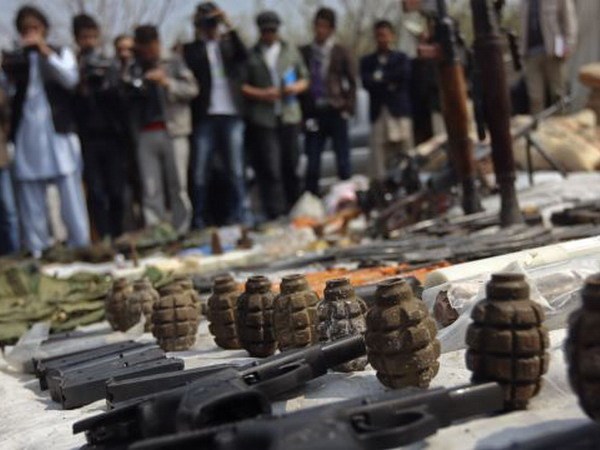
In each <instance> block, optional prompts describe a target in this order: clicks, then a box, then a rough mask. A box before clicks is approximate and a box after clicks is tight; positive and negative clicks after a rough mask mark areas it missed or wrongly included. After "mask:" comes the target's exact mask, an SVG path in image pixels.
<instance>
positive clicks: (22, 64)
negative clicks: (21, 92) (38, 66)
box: [2, 47, 33, 79]
mask: <svg viewBox="0 0 600 450" xmlns="http://www.w3.org/2000/svg"><path fill="white" fill-rule="evenodd" d="M31 51H33V48H29V47H20V48H17V49H15V50H2V69H3V70H4V72H5V73H6V75H7V76H8V77H9V78H13V79H15V78H21V77H22V76H27V68H28V65H29V59H28V55H29V52H31Z"/></svg>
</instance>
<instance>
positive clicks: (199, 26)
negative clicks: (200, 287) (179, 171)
mask: <svg viewBox="0 0 600 450" xmlns="http://www.w3.org/2000/svg"><path fill="white" fill-rule="evenodd" d="M194 25H195V27H196V35H197V36H198V39H197V40H196V41H194V42H192V43H189V44H186V45H185V46H184V50H183V51H184V58H185V61H186V63H187V65H188V67H189V68H190V69H191V70H192V72H193V73H194V75H195V76H196V79H197V80H198V84H199V85H200V94H199V95H198V96H197V97H196V98H195V99H194V101H193V103H192V112H193V115H194V126H195V129H194V140H195V146H196V148H195V152H196V154H195V166H194V167H193V170H192V183H193V187H192V201H193V206H194V215H193V219H192V227H193V228H196V229H198V228H203V227H204V226H205V224H204V206H205V204H206V194H207V192H206V187H207V186H206V184H207V172H208V168H209V165H210V161H211V158H212V157H213V156H214V154H215V153H214V152H215V151H217V150H218V149H222V150H223V152H224V153H223V155H222V157H223V162H224V163H225V167H226V169H227V171H228V178H229V180H230V182H231V198H229V199H223V201H224V202H227V204H228V205H229V213H228V217H227V222H228V223H230V224H231V223H242V222H244V221H245V208H244V198H245V191H246V190H245V182H244V155H243V146H244V122H243V120H242V118H241V109H242V94H241V81H240V80H241V75H242V70H243V67H244V64H245V62H246V58H247V50H246V47H245V46H244V44H243V43H242V41H241V39H240V37H239V36H238V34H237V32H236V31H235V30H234V29H233V27H232V25H231V23H230V21H229V19H228V18H227V16H226V15H225V13H224V12H223V11H222V10H220V9H219V8H218V7H217V6H216V5H215V4H214V3H212V2H204V3H201V4H200V5H198V8H197V10H196V16H195V18H194ZM222 25H223V26H224V27H225V28H226V29H227V31H226V32H225V33H222V32H221V26H222Z"/></svg>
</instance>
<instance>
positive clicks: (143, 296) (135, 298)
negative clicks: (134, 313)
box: [128, 278, 160, 331]
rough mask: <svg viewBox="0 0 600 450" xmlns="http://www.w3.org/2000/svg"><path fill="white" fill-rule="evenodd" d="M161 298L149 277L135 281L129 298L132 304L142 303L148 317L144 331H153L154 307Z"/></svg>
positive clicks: (144, 312) (142, 309)
mask: <svg viewBox="0 0 600 450" xmlns="http://www.w3.org/2000/svg"><path fill="white" fill-rule="evenodd" d="M159 298H160V295H159V293H158V291H157V290H156V289H154V288H153V287H152V283H151V282H150V280H148V278H142V279H141V280H137V281H136V282H135V283H133V292H132V293H131V294H130V295H129V298H128V300H129V302H130V303H131V304H137V305H140V308H141V311H142V314H144V318H145V319H146V322H145V323H144V331H152V309H153V307H154V304H155V303H156V302H157V301H158V299H159Z"/></svg>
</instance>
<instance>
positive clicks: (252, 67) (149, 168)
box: [0, 0, 577, 256]
mask: <svg viewBox="0 0 600 450" xmlns="http://www.w3.org/2000/svg"><path fill="white" fill-rule="evenodd" d="M406 1H407V2H410V0H406ZM522 8H523V10H522V12H521V19H522V30H521V36H522V37H523V38H522V39H521V53H522V54H523V55H524V56H525V58H526V60H525V63H526V71H525V73H526V75H527V80H528V88H529V96H530V104H531V110H532V111H533V112H537V111H539V110H541V109H543V104H544V95H545V94H546V91H549V92H550V94H551V95H552V96H555V97H560V96H561V95H562V94H563V90H564V85H565V81H564V67H565V60H566V58H567V57H568V56H569V54H570V52H572V50H573V48H574V46H575V36H576V35H577V23H576V15H575V11H574V7H573V2H572V0H545V1H543V2H542V1H541V0H523V1H522ZM14 24H15V28H16V32H17V33H18V35H19V45H18V46H17V48H14V49H11V50H10V51H5V52H3V56H2V72H1V74H0V254H2V253H10V252H14V251H17V250H26V251H28V252H30V253H31V254H33V255H34V256H39V255H40V254H41V253H42V252H43V251H44V250H45V249H47V248H48V247H50V246H51V245H52V243H53V238H52V232H51V226H50V222H49V212H48V204H47V198H48V196H47V189H48V187H49V186H50V185H53V186H55V187H56V190H57V191H58V194H59V197H60V214H61V217H62V221H63V222H64V224H65V226H66V229H67V233H68V243H69V245H71V246H73V247H82V246H86V245H88V244H89V242H90V240H91V236H93V237H94V238H98V239H105V238H115V237H118V236H119V235H121V234H122V233H123V231H124V227H129V228H130V227H134V228H135V227H142V226H151V225H154V224H158V223H161V222H170V223H171V224H172V225H173V227H174V228H175V229H176V230H177V231H178V232H180V233H185V232H186V231H188V230H189V229H190V228H191V229H202V228H204V227H205V226H206V225H207V223H212V222H213V219H212V218H211V217H210V214H209V212H208V209H209V204H213V205H214V204H215V203H216V204H217V205H218V206H219V207H220V208H221V209H222V210H223V211H224V218H223V220H222V222H223V223H225V224H236V223H239V224H253V223H256V222H257V221H261V220H272V219H276V218H278V217H280V216H283V215H285V214H287V213H288V212H289V211H290V209H291V208H292V206H293V205H294V204H295V203H296V201H297V200H298V198H299V197H300V196H301V195H302V193H303V192H305V191H308V192H311V193H313V194H315V195H319V194H320V185H319V181H320V175H321V156H322V153H323V151H324V150H325V148H326V146H328V145H330V146H331V148H332V149H333V151H334V153H335V157H336V167H337V174H338V177H339V179H341V180H346V179H348V178H350V177H351V175H352V167H351V158H350V140H349V122H348V121H349V119H350V118H351V117H352V115H353V114H354V113H355V108H356V97H357V95H356V94H357V87H358V86H359V85H362V87H363V88H364V89H365V90H366V91H367V92H368V94H369V99H370V102H369V105H370V120H371V123H372V126H371V144H370V152H371V159H370V169H369V176H370V177H371V179H375V180H378V179H379V180H381V179H383V177H384V176H385V174H386V171H387V169H388V168H389V165H390V161H394V160H397V158H398V157H399V156H400V157H402V155H406V154H407V152H408V150H409V149H410V148H411V147H412V145H413V135H414V134H418V130H416V132H415V127H414V123H413V120H412V119H413V117H415V114H416V112H417V111H418V110H419V109H420V108H422V107H423V104H422V102H420V101H419V100H418V99H417V100H416V101H415V94H416V93H417V94H418V93H419V92H420V91H423V89H422V86H423V85H424V84H426V82H425V80H426V78H427V77H426V76H425V74H424V72H423V67H424V65H423V63H422V60H419V59H417V60H411V58H409V57H408V56H407V55H406V54H405V53H403V52H401V51H398V50H397V49H396V44H397V41H398V40H397V37H396V32H395V28H394V25H393V24H392V23H391V22H390V21H388V20H385V19H382V20H379V21H377V22H376V23H374V24H373V40H374V44H375V51H374V52H373V53H372V54H368V55H365V56H364V57H362V58H361V59H360V61H358V62H357V61H354V58H353V56H352V52H351V51H350V49H348V48H347V47H346V46H344V45H343V43H342V42H338V41H337V40H336V37H335V34H336V26H337V17H336V12H335V11H334V10H333V9H331V8H327V7H322V8H320V9H319V10H318V11H316V13H315V15H314V20H313V33H314V36H313V39H312V41H311V42H310V43H308V44H306V45H304V46H301V47H297V46H296V45H295V43H291V42H288V41H286V40H285V39H284V38H283V37H282V36H281V35H280V33H279V29H280V27H281V25H282V21H281V18H280V17H279V16H278V15H277V13H275V12H273V11H264V12H261V13H260V14H258V16H257V17H256V25H257V27H258V30H259V38H258V42H256V43H255V44H254V45H253V46H251V47H248V46H247V45H246V43H244V42H243V41H242V39H241V38H240V36H239V34H238V32H237V31H236V29H235V26H234V24H233V23H231V21H230V19H229V18H228V16H227V14H226V13H225V12H224V11H222V10H221V9H220V8H219V7H218V6H217V5H216V4H214V3H212V2H204V3H201V4H199V5H198V7H197V9H196V13H195V16H194V28H195V32H196V33H195V36H196V38H195V40H194V41H193V42H190V43H187V44H184V45H178V46H177V47H176V48H174V49H172V51H169V52H168V53H167V52H166V51H165V50H164V48H163V45H161V36H160V34H159V31H158V28H157V27H156V26H155V25H151V24H145V25H140V26H138V27H136V28H135V30H133V33H132V34H131V35H128V34H124V35H120V36H118V37H116V38H115V39H114V57H112V58H109V57H107V56H105V55H104V54H103V52H102V50H101V42H102V35H101V32H102V30H101V26H100V24H99V23H98V22H97V21H96V20H95V19H94V18H93V17H91V16H89V15H86V14H80V15H77V16H75V17H74V18H73V20H72V31H73V36H74V40H75V43H76V47H77V48H76V51H75V52H73V51H72V50H71V49H69V48H67V47H57V46H54V45H52V44H51V43H49V42H48V41H47V35H48V31H49V29H50V26H51V24H50V23H49V21H48V19H47V17H46V15H45V14H44V13H43V12H42V11H41V10H39V9H37V8H35V7H32V6H24V7H22V8H21V9H20V10H19V11H18V13H17V15H16V17H15V21H14ZM423 39H424V40H427V39H428V38H427V36H424V37H423ZM424 48H425V47H424ZM426 53H427V52H426V51H425V50H424V51H423V55H425V54H426ZM429 113H430V111H429ZM301 137H302V139H301ZM419 140H422V139H419ZM301 145H303V146H304V148H303V149H301V148H300V147H301ZM302 152H304V154H305V155H306V160H307V164H306V170H305V173H302V174H301V173H299V159H300V155H301V153H302ZM215 164H216V165H218V166H219V167H220V168H221V171H222V173H223V174H225V176H224V178H223V180H222V181H224V182H222V183H221V184H218V188H215V184H214V183H212V182H211V170H212V168H213V166H215ZM247 167H250V168H251V169H252V172H253V173H254V177H255V183H256V186H257V192H258V197H259V199H260V209H259V210H257V209H256V208H251V207H250V201H249V199H248V192H247V183H246V179H245V176H246V168H247Z"/></svg>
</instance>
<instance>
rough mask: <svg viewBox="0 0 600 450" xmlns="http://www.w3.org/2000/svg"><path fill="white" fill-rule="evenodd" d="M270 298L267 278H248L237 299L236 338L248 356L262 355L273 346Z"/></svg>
mask: <svg viewBox="0 0 600 450" xmlns="http://www.w3.org/2000/svg"><path fill="white" fill-rule="evenodd" d="M274 300H275V294H274V293H273V292H272V291H271V282H270V281H269V279H268V278H266V277H264V276H253V277H250V278H248V281H246V290H245V292H244V293H243V294H242V295H240V297H239V298H238V301H237V313H238V338H239V340H240V343H241V344H242V348H244V349H245V350H247V351H248V353H250V356H258V357H266V356H269V355H272V354H273V353H275V350H276V349H277V341H276V339H275V330H274V328H273V303H274Z"/></svg>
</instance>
